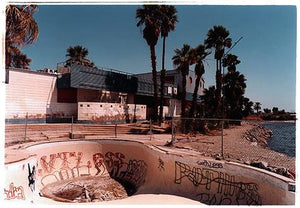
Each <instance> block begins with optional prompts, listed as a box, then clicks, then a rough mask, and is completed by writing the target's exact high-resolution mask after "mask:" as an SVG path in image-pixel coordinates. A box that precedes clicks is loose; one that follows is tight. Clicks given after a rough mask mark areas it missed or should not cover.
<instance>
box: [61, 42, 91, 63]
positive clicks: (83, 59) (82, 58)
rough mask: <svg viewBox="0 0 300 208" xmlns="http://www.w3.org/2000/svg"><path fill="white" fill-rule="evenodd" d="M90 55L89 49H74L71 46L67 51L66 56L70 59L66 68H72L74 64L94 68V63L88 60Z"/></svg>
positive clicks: (79, 47)
mask: <svg viewBox="0 0 300 208" xmlns="http://www.w3.org/2000/svg"><path fill="white" fill-rule="evenodd" d="M88 54H89V51H88V49H87V48H84V47H82V46H80V45H77V46H74V47H72V46H70V47H69V48H68V49H67V54H66V56H67V57H69V59H68V60H67V61H66V66H71V65H72V64H75V65H83V66H89V67H93V66H94V63H93V62H91V61H90V60H89V59H87V56H88Z"/></svg>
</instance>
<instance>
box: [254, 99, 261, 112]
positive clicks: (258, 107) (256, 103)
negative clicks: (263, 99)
mask: <svg viewBox="0 0 300 208" xmlns="http://www.w3.org/2000/svg"><path fill="white" fill-rule="evenodd" d="M253 108H254V110H256V114H258V111H259V110H260V109H261V103H260V102H255V103H254V106H253Z"/></svg>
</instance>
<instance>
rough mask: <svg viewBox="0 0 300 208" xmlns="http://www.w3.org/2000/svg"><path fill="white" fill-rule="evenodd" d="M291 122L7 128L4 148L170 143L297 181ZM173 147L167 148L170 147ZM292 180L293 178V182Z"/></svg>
mask: <svg viewBox="0 0 300 208" xmlns="http://www.w3.org/2000/svg"><path fill="white" fill-rule="evenodd" d="M295 129H296V128H295V122H262V121H246V120H229V119H208V118H172V119H171V120H167V121H165V122H164V125H163V126H162V127H161V126H158V125H155V124H153V122H151V121H144V122H138V123H130V124H120V123H114V124H107V125H103V124H95V123H94V124H93V123H90V124H82V123H81V124H79V123H76V122H75V121H74V120H73V122H71V123H64V124H58V123H56V124H35V125H34V124H28V122H27V120H25V121H24V123H23V124H15V125H6V129H5V134H6V135H5V138H6V139H5V146H11V145H15V144H22V143H27V142H33V141H56V140H66V139H97V138H128V139H133V140H149V141H150V140H152V141H154V142H157V141H158V140H159V139H161V138H163V139H164V140H163V139H161V140H160V141H164V142H166V141H171V142H170V143H167V144H165V143H162V142H161V143H158V145H164V146H170V148H177V149H185V150H192V151H196V152H198V153H199V154H201V155H203V156H206V157H213V158H216V159H225V160H228V161H233V162H238V163H244V164H248V165H252V166H255V167H260V168H263V169H266V170H269V171H272V172H277V173H279V174H282V175H286V176H288V177H291V175H292V176H293V177H295ZM170 144H171V145H170ZM291 178H292V177H291Z"/></svg>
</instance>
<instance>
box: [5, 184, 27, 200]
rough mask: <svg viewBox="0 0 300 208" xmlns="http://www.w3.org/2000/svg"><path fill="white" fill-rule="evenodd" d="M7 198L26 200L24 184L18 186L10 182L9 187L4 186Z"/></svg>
mask: <svg viewBox="0 0 300 208" xmlns="http://www.w3.org/2000/svg"><path fill="white" fill-rule="evenodd" d="M4 194H5V195H6V198H5V200H12V199H22V200H25V195H24V189H23V187H22V186H18V187H16V186H15V185H14V183H10V185H9V189H8V190H6V189H5V188H4Z"/></svg>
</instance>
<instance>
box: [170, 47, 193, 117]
mask: <svg viewBox="0 0 300 208" xmlns="http://www.w3.org/2000/svg"><path fill="white" fill-rule="evenodd" d="M174 52H175V56H173V58H172V60H173V64H174V66H175V67H176V68H177V70H179V71H180V72H181V75H182V93H181V117H185V105H186V101H185V99H186V76H187V75H188V74H189V66H190V65H191V64H193V59H194V56H193V53H194V51H193V50H192V49H191V47H190V45H188V44H184V45H183V47H182V49H178V48H177V49H175V50H174Z"/></svg>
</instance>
